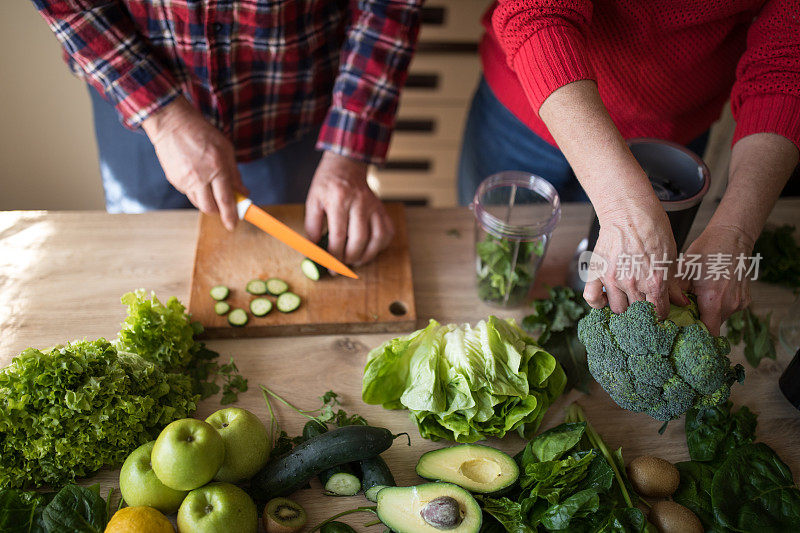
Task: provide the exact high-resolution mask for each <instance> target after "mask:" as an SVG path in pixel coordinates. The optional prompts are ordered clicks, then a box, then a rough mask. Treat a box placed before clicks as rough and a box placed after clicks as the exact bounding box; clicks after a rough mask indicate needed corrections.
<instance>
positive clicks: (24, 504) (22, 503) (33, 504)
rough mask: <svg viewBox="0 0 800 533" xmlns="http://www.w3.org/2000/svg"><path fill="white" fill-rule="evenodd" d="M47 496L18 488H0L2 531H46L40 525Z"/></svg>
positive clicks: (16, 532) (40, 532)
mask: <svg viewBox="0 0 800 533" xmlns="http://www.w3.org/2000/svg"><path fill="white" fill-rule="evenodd" d="M46 499H47V498H46V496H45V495H43V494H39V493H38V492H24V491H22V490H18V489H3V490H0V531H2V532H3V533H44V531H45V530H44V528H42V527H41V525H40V523H39V522H40V518H41V514H42V508H43V507H44V505H45V504H46Z"/></svg>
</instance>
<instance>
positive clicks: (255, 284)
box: [245, 279, 267, 294]
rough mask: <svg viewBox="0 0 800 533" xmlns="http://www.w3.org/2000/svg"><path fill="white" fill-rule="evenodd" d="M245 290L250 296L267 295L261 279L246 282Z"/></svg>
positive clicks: (265, 285)
mask: <svg viewBox="0 0 800 533" xmlns="http://www.w3.org/2000/svg"><path fill="white" fill-rule="evenodd" d="M245 290H246V291H247V292H249V293H250V294H267V284H266V282H265V281H264V280H262V279H251V280H250V281H248V282H247V286H246V287H245Z"/></svg>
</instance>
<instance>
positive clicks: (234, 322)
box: [228, 308, 249, 327]
mask: <svg viewBox="0 0 800 533" xmlns="http://www.w3.org/2000/svg"><path fill="white" fill-rule="evenodd" d="M248 320H249V319H248V318H247V311H245V310H244V309H239V308H236V309H234V310H233V311H231V312H230V313H228V324H230V325H231V326H236V327H242V326H244V325H245V324H247V321H248Z"/></svg>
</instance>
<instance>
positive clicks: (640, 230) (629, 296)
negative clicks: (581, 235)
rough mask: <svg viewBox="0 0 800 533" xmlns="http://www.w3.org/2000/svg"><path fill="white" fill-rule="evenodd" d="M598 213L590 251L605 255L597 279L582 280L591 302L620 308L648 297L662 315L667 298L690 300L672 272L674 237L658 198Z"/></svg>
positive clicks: (667, 306)
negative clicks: (601, 271)
mask: <svg viewBox="0 0 800 533" xmlns="http://www.w3.org/2000/svg"><path fill="white" fill-rule="evenodd" d="M598 216H600V235H599V236H598V238H597V244H596V245H595V248H594V253H596V254H597V255H599V256H600V257H602V258H603V259H604V260H605V262H606V268H605V270H604V271H603V273H602V274H600V275H599V279H596V280H594V281H590V282H588V283H587V284H586V287H585V289H584V291H583V297H584V299H585V300H586V301H587V302H588V303H589V305H591V306H592V307H596V308H599V307H603V306H605V305H606V304H608V305H609V306H610V307H611V310H612V311H613V312H615V313H621V312H623V311H624V310H625V309H627V308H628V305H629V304H630V303H632V302H635V301H639V300H647V301H648V302H652V303H653V304H654V305H655V307H656V312H657V314H658V315H659V316H660V317H662V318H664V317H666V316H667V314H669V304H670V301H673V302H675V303H676V304H680V305H684V304H686V303H688V301H687V300H686V298H685V297H684V296H683V294H681V292H680V288H679V286H678V284H677V282H676V280H675V278H674V276H673V274H674V267H675V258H676V247H675V238H674V237H673V235H672V229H671V228H670V224H669V219H668V218H667V214H666V212H665V211H664V209H663V207H661V205H660V204H659V203H658V201H657V200H656V201H655V202H644V203H633V204H632V205H629V206H626V207H625V208H624V209H620V210H619V211H617V212H611V213H604V214H602V215H600V214H598ZM603 287H605V289H606V292H605V293H603Z"/></svg>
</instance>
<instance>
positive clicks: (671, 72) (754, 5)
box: [481, 0, 800, 148]
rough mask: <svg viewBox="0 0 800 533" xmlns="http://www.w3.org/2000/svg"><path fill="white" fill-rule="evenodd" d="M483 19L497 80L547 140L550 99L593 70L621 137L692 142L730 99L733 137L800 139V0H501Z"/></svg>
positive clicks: (489, 64) (501, 92) (490, 72)
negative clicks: (544, 117) (545, 109)
mask: <svg viewBox="0 0 800 533" xmlns="http://www.w3.org/2000/svg"><path fill="white" fill-rule="evenodd" d="M484 25H485V26H486V30H487V32H486V35H485V36H484V38H483V41H482V42H481V58H482V62H483V69H484V74H485V76H486V80H487V82H488V83H489V86H490V87H491V88H492V90H493V92H494V93H495V95H496V96H497V97H498V98H499V100H500V101H501V102H502V103H503V104H504V105H505V106H506V107H508V108H509V109H510V110H511V111H512V112H513V113H514V115H516V116H517V117H518V118H519V119H520V120H521V121H522V122H524V123H525V124H527V125H528V126H529V127H530V128H531V129H532V130H533V131H534V132H535V133H536V134H538V135H540V136H541V137H543V138H544V139H546V140H547V141H549V142H550V143H551V144H554V145H555V141H553V138H552V136H551V135H550V133H549V132H548V131H547V127H546V126H545V125H544V123H543V122H542V121H541V119H540V118H539V116H538V111H539V107H540V106H541V105H542V102H544V100H545V99H546V98H547V97H548V96H549V95H550V93H552V92H553V91H555V90H556V89H557V88H559V87H562V86H564V85H566V84H568V83H570V82H573V81H576V80H582V79H592V80H595V81H596V82H597V86H598V89H599V91H600V96H601V98H602V99H603V102H604V103H605V105H606V107H607V108H608V111H609V113H610V114H611V118H612V119H613V120H614V123H615V124H616V125H617V127H618V128H619V130H620V132H621V133H622V135H623V137H625V138H632V137H657V138H661V139H668V140H671V141H675V142H679V143H687V142H689V141H690V140H692V139H693V138H695V137H696V136H698V135H699V134H700V133H702V132H704V131H705V130H706V129H708V127H709V126H710V125H711V123H712V122H713V121H714V120H716V119H717V118H718V117H719V115H720V112H721V110H722V106H723V105H724V103H725V101H726V100H727V99H728V97H730V98H731V106H732V108H733V115H734V118H735V119H736V121H737V124H736V132H735V135H734V140H733V142H734V143H735V142H736V141H737V140H739V139H741V138H742V137H745V136H747V135H750V134H753V133H759V132H773V133H778V134H780V135H783V136H784V137H787V138H788V139H789V140H791V141H792V142H793V143H794V144H795V145H796V146H798V148H800V0H766V1H764V0H724V1H723V0H717V1H710V0H597V1H594V2H592V1H590V0H501V1H499V2H495V3H494V4H493V5H492V6H491V7H490V8H489V10H488V11H487V12H486V15H485V16H484Z"/></svg>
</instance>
